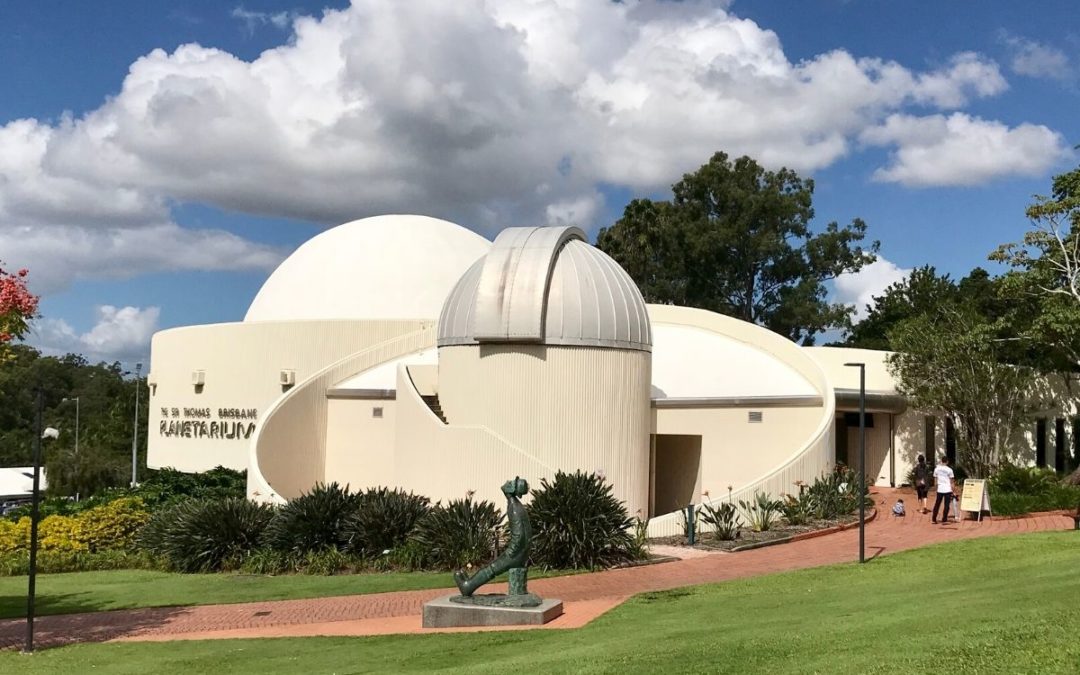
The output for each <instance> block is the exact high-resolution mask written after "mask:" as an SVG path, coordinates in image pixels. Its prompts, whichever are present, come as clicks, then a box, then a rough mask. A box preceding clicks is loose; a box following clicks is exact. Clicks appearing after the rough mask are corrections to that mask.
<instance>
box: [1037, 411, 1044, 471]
mask: <svg viewBox="0 0 1080 675" xmlns="http://www.w3.org/2000/svg"><path fill="white" fill-rule="evenodd" d="M1035 466H1038V467H1040V468H1041V467H1044V466H1046V420H1044V419H1042V420H1037V421H1036V422H1035Z"/></svg>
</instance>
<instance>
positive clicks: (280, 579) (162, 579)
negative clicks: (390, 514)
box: [0, 570, 454, 618]
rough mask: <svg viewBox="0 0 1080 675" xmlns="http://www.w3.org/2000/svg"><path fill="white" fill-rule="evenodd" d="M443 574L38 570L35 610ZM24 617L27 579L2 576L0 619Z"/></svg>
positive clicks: (384, 583) (242, 598) (393, 586)
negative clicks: (328, 575) (322, 575)
mask: <svg viewBox="0 0 1080 675" xmlns="http://www.w3.org/2000/svg"><path fill="white" fill-rule="evenodd" d="M453 584H454V582H453V580H452V579H451V578H450V575H449V574H447V573H445V572H413V573H401V572H397V573H386V574H354V575H342V576H333V577H321V576H309V575H306V574H298V575H284V576H276V577H269V576H252V575H243V574H172V573H169V572H149V571H145V570H117V571H108V572H73V573H71V574H41V575H38V578H37V612H38V614H70V613H73V612H96V611H101V610H107V609H132V608H135V607H168V606H173V605H213V604H219V603H229V602H252V601H257V600H291V599H294V598H318V597H327V596H331V595H357V594H362V593H383V592H386V591H409V590H417V589H422V588H447V587H451V586H453ZM19 616H26V577H4V578H0V618H11V617H19Z"/></svg>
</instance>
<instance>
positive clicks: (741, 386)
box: [148, 216, 951, 534]
mask: <svg viewBox="0 0 1080 675" xmlns="http://www.w3.org/2000/svg"><path fill="white" fill-rule="evenodd" d="M850 361H859V362H864V363H866V365H867V390H868V408H867V409H868V410H869V411H870V415H868V418H867V419H868V423H869V426H870V428H869V429H868V430H867V431H868V434H867V473H868V474H869V475H870V476H871V477H874V476H877V479H878V481H879V482H880V483H883V484H890V483H893V484H897V483H900V482H902V481H903V478H904V477H905V476H906V473H907V471H908V468H909V466H910V464H911V463H912V462H913V461H914V457H915V456H916V455H917V454H919V453H928V454H934V453H935V452H943V451H945V450H947V449H948V444H949V443H950V439H949V433H951V430H950V429H948V428H947V425H945V424H943V422H942V421H941V420H938V419H936V418H934V417H932V416H926V415H922V414H915V413H914V412H911V411H906V410H905V405H904V401H903V398H902V397H901V396H899V395H898V394H897V392H896V388H895V385H894V382H893V381H892V379H891V378H890V377H889V375H888V372H887V370H886V368H885V365H884V354H883V353H881V352H871V351H863V350H850V349H832V348H803V347H800V346H798V345H796V344H794V343H792V342H790V341H789V340H787V339H785V338H783V337H781V336H779V335H777V334H775V333H772V332H771V331H768V330H766V329H764V328H761V327H759V326H756V325H754V324H750V323H746V322H743V321H739V320H737V319H733V318H730V317H726V316H722V315H719V314H715V313H712V312H707V311H703V310H698V309H690V308H685V307H675V306H667V305H647V304H646V303H645V302H644V301H643V299H642V297H641V294H640V292H639V291H638V289H637V286H636V285H635V284H634V282H633V280H632V279H631V278H630V277H629V275H627V274H626V272H625V271H624V270H623V269H622V268H621V267H620V266H619V265H618V264H617V263H616V262H615V261H613V260H612V259H611V258H609V257H608V256H607V255H606V254H604V253H603V252H602V251H600V250H599V249H597V248H595V247H594V246H592V245H590V244H589V243H588V242H587V241H586V238H585V235H584V233H583V232H582V231H581V230H579V229H577V228H574V227H521V228H509V229H506V230H503V231H502V232H501V233H500V234H499V235H498V236H497V237H496V238H495V240H494V241H491V242H489V241H488V240H486V239H485V238H483V237H481V236H479V235H477V234H475V233H473V232H471V231H469V230H467V229H465V228H463V227H460V226H458V225H455V224H452V223H449V222H446V221H442V220H436V219H433V218H427V217H422V216H380V217H375V218H367V219H364V220H358V221H354V222H351V223H347V224H345V225H341V226H339V227H336V228H333V229H331V230H328V231H326V232H324V233H322V234H320V235H318V236H316V237H315V238H313V239H311V240H310V241H308V242H307V243H305V244H304V245H303V246H301V247H300V248H299V249H297V251H296V252H295V253H293V254H292V255H291V256H290V257H289V258H288V259H286V260H285V261H284V262H283V263H282V264H281V265H280V266H279V267H278V269H277V270H276V271H275V272H274V273H273V274H272V275H271V276H270V278H269V279H268V280H267V281H266V283H265V284H264V285H263V287H262V289H261V290H260V291H259V293H258V295H257V296H256V297H255V299H254V301H253V302H252V304H251V306H250V308H249V309H248V312H247V315H246V316H245V318H244V320H243V321H241V322H238V323H229V324H216V325H207V326H189V327H184V328H175V329H170V330H165V331H161V332H159V333H158V334H156V335H155V336H154V339H153V343H152V356H151V372H150V375H149V377H148V382H149V386H150V392H151V397H152V398H151V403H150V405H151V408H150V410H151V419H150V435H149V457H148V462H149V464H150V466H152V467H165V466H172V467H176V468H178V469H181V470H186V471H201V470H206V469H209V468H211V467H213V466H216V465H224V466H228V467H232V468H236V469H246V470H247V471H248V492H249V495H250V496H251V497H252V498H254V499H258V500H265V501H281V500H287V499H289V498H292V497H294V496H296V495H299V494H300V493H301V492H304V491H306V490H308V489H310V488H311V487H312V486H313V485H315V484H316V483H320V482H331V481H336V482H338V483H341V484H346V483H347V484H349V485H350V486H351V487H352V488H354V489H361V488H366V487H373V486H379V485H390V486H400V487H403V488H405V489H407V490H411V491H414V492H417V493H421V494H424V495H426V496H428V497H431V498H432V499H433V500H439V499H441V500H448V499H452V498H456V497H461V496H463V495H465V494H466V493H467V492H470V491H473V492H475V493H476V495H477V496H478V497H481V498H486V499H490V500H492V501H496V503H498V501H499V500H500V498H501V495H500V494H499V487H498V486H499V485H501V484H502V482H503V481H505V480H506V478H507V477H510V476H515V475H516V476H521V477H523V478H526V479H528V480H530V481H535V482H538V481H539V479H540V478H543V477H550V476H552V475H553V474H554V473H555V472H556V471H558V470H565V471H573V470H576V469H581V470H584V471H588V472H598V473H600V474H602V475H604V476H605V477H606V478H607V479H608V480H609V481H610V482H611V483H612V484H613V486H614V488H615V491H616V494H617V495H618V497H619V498H620V499H622V500H624V501H625V502H626V504H627V506H628V507H629V510H630V512H631V513H635V512H636V513H639V514H640V515H642V516H648V517H650V518H652V520H651V523H650V529H651V530H652V531H653V533H654V534H663V533H668V532H674V531H675V529H676V528H677V527H678V520H677V515H676V514H675V513H674V512H675V511H677V510H678V509H680V508H681V507H683V506H685V505H687V504H689V503H697V502H701V501H708V500H713V499H720V498H724V499H727V498H728V497H729V495H730V496H733V497H734V498H735V499H739V498H740V497H747V496H749V495H752V494H753V493H754V492H756V491H765V492H768V493H770V494H773V495H777V494H781V493H786V492H793V491H794V490H795V489H796V488H795V487H794V484H795V482H796V481H799V480H803V481H812V480H813V479H814V478H815V477H817V476H818V475H820V474H821V473H822V472H823V471H826V470H829V469H830V468H831V467H832V466H833V465H834V464H835V462H837V461H845V462H846V461H847V460H848V459H849V458H848V449H849V448H852V449H854V448H857V447H858V446H857V433H858V429H857V427H858V418H857V415H855V416H854V417H853V416H852V415H851V414H850V413H851V411H854V410H857V405H858V397H857V387H858V379H857V378H858V375H857V372H856V371H855V370H853V369H850V368H845V367H844V365H843V364H844V363H846V362H850ZM851 459H852V460H854V459H855V453H854V452H853V453H852V455H851Z"/></svg>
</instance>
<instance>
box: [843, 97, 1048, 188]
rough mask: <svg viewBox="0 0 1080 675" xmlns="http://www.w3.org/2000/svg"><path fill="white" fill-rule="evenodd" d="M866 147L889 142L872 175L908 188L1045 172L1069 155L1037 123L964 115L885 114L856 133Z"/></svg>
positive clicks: (876, 178) (977, 182)
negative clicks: (883, 159)
mask: <svg viewBox="0 0 1080 675" xmlns="http://www.w3.org/2000/svg"><path fill="white" fill-rule="evenodd" d="M861 139H862V141H863V142H864V143H867V144H869V145H889V146H895V147H896V150H895V151H894V152H893V153H892V156H891V158H890V162H889V165H888V166H885V167H882V168H880V169H878V170H877V171H875V172H874V179H875V180H878V181H881V182H887V183H901V184H903V185H906V186H909V187H929V186H942V185H978V184H981V183H985V182H987V181H990V180H993V179H995V178H1000V177H1002V176H1012V175H1025V176H1035V175H1039V174H1042V173H1044V172H1046V171H1047V170H1048V169H1050V168H1051V167H1052V166H1053V165H1054V164H1056V163H1057V162H1058V161H1060V160H1061V159H1062V158H1063V157H1065V156H1067V155H1068V153H1069V150H1068V147H1067V146H1066V145H1065V142H1064V139H1063V138H1062V136H1061V134H1059V133H1057V132H1055V131H1053V130H1051V129H1049V128H1047V127H1045V126H1043V125H1041V124H1039V125H1036V124H1021V125H1019V126H1016V127H1011V128H1010V127H1009V126H1007V125H1005V124H1002V123H1001V122H996V121H992V120H984V119H981V118H978V117H972V116H970V115H967V114H965V113H953V114H951V115H949V116H947V117H946V116H944V115H929V116H925V117H914V116H911V115H903V114H894V115H890V116H889V118H888V119H887V120H885V123H884V124H882V125H880V126H876V127H872V128H870V129H867V130H866V131H864V132H863V133H862V135H861Z"/></svg>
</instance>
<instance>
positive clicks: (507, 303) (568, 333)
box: [438, 227, 652, 352]
mask: <svg viewBox="0 0 1080 675" xmlns="http://www.w3.org/2000/svg"><path fill="white" fill-rule="evenodd" d="M481 343H533V344H545V345H576V346H589V347H601V348H605V347H606V348H613V349H634V350H641V351H646V352H648V351H651V350H652V331H651V329H650V326H649V315H648V312H647V311H646V308H645V301H644V299H643V298H642V297H641V292H640V291H638V288H637V285H636V284H634V281H633V280H632V279H631V278H630V275H628V274H627V273H626V271H625V270H623V269H622V267H620V266H619V264H618V263H616V262H615V261H614V260H612V259H611V258H610V257H608V256H607V254H605V253H604V252H603V251H601V250H600V249H598V248H596V247H594V246H591V245H590V244H588V243H587V242H586V241H585V233H584V232H582V231H581V230H580V229H578V228H576V227H512V228H508V229H506V230H503V231H502V232H501V233H500V234H499V236H498V237H496V239H495V243H494V244H493V245H492V247H491V250H490V251H489V252H488V253H487V255H485V256H484V257H482V258H480V259H479V260H477V261H476V262H475V263H474V264H473V265H472V267H470V268H469V269H468V271H467V272H465V274H464V275H463V276H462V277H461V279H460V280H459V281H458V282H457V284H456V285H455V286H454V288H453V290H452V291H451V292H450V295H449V296H448V297H447V299H446V302H445V303H444V305H443V308H442V313H441V315H440V317H439V330H438V344H439V346H440V347H446V346H451V345H476V344H481Z"/></svg>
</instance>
